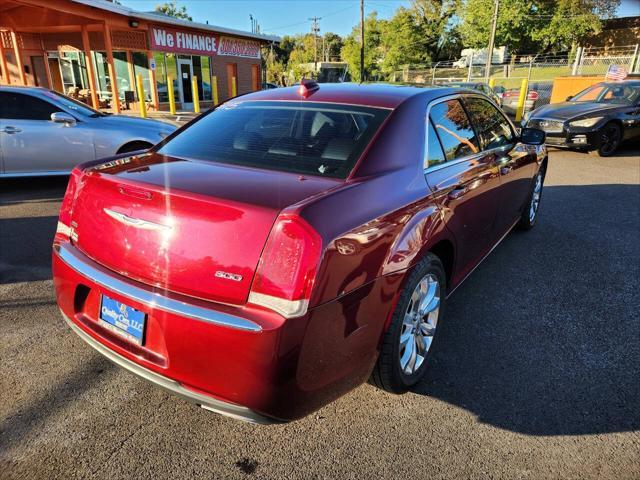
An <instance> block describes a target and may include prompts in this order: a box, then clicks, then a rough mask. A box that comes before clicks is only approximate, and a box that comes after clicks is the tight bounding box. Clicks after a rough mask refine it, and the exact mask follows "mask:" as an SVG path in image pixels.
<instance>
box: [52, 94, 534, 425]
mask: <svg viewBox="0 0 640 480" xmlns="http://www.w3.org/2000/svg"><path fill="white" fill-rule="evenodd" d="M543 142H544V132H541V131H539V130H534V129H523V130H522V132H517V131H516V130H515V129H514V127H513V125H512V124H511V122H510V121H509V120H508V119H507V118H506V117H505V116H504V115H503V113H502V112H501V111H500V110H499V109H498V108H497V107H496V106H495V105H494V104H493V103H492V102H491V101H490V100H489V99H488V98H487V97H485V96H483V95H482V94H479V93H478V92H475V91H465V90H461V89H455V88H433V89H420V88H411V87H397V86H382V85H367V86H360V85H321V86H318V85H317V84H315V83H313V82H303V84H302V85H301V86H299V87H292V88H284V89H275V90H269V91H262V92H257V93H253V94H250V95H245V96H241V97H237V98H235V99H232V100H230V101H228V102H227V103H225V104H223V105H221V106H219V107H218V108H216V109H215V110H213V111H210V112H209V113H207V114H205V115H203V116H201V117H200V118H198V119H197V120H195V121H193V122H192V123H190V124H188V125H187V126H185V127H183V128H181V129H180V130H178V131H177V132H175V133H174V134H172V135H171V136H169V137H168V138H167V139H166V140H165V141H163V142H162V143H161V144H159V145H157V146H156V147H154V148H152V149H151V150H150V151H148V152H145V153H138V154H133V155H132V154H128V155H121V156H118V157H114V158H110V159H107V160H103V161H98V162H91V163H86V164H84V165H81V166H79V167H78V168H76V169H75V170H74V171H73V174H72V176H71V179H70V181H69V186H68V188H67V192H66V195H65V198H64V201H63V204H62V209H61V212H60V220H59V223H58V229H57V233H56V236H55V240H54V245H53V272H54V282H55V289H56V293H57V300H58V304H59V306H60V309H61V311H62V314H63V316H64V318H65V319H66V321H67V322H68V324H69V326H70V327H71V328H72V329H73V330H74V331H75V332H76V333H77V334H78V335H79V336H80V337H81V338H82V339H84V340H85V341H86V342H87V343H88V344H89V345H91V346H92V347H93V348H95V349H96V350H98V351H99V352H100V353H102V354H103V355H104V356H106V357H108V358H109V359H110V360H112V361H113V362H115V363H116V364H118V365H120V366H122V367H124V368H126V369H128V370H130V371H131V372H133V373H135V374H137V375H139V376H141V377H143V378H146V379H147V380H149V381H151V382H153V383H155V384H157V385H159V386H162V387H164V388H166V389H168V390H170V391H172V392H173V393H175V394H177V395H180V396H182V397H184V398H186V399H189V400H191V401H192V402H195V403H196V404H198V405H200V406H202V407H203V408H206V409H208V410H212V411H215V412H218V413H222V414H225V415H228V416H231V417H234V418H238V419H243V420H247V421H252V422H258V423H270V422H278V421H290V420H294V419H297V418H300V417H302V416H304V415H307V414H309V413H310V412H312V411H314V410H316V409H318V408H320V407H322V406H323V405H325V404H327V403H328V402H331V401H332V400H334V399H336V398H337V397H339V396H340V395H342V394H344V393H345V392H347V391H349V390H351V389H353V388H354V387H356V386H358V385H359V384H361V383H363V382H365V381H366V380H367V379H371V380H372V382H373V383H374V384H376V385H377V386H379V387H380V388H383V389H385V390H388V391H391V392H396V393H401V392H404V391H406V390H407V389H409V388H410V387H411V386H412V385H414V384H415V383H416V382H417V381H418V380H419V379H420V378H421V377H422V376H423V375H424V373H425V369H426V368H428V364H429V360H428V358H429V357H428V352H429V348H430V346H431V344H432V341H433V340H434V338H437V337H434V334H435V333H436V331H437V330H436V327H437V325H438V323H439V322H440V321H441V320H442V317H443V314H444V306H445V299H446V297H447V296H448V295H450V294H451V292H453V290H454V289H455V288H456V287H457V286H458V285H459V284H460V283H461V282H462V281H463V280H464V278H465V277H466V276H467V275H468V274H469V273H470V272H471V271H472V270H473V269H474V267H476V266H477V265H478V263H479V262H480V261H481V260H482V259H483V258H484V257H485V256H486V255H487V254H488V253H489V252H490V251H491V250H492V248H493V247H494V246H495V245H496V244H497V243H498V242H499V241H500V240H501V239H502V238H503V237H504V236H505V235H506V234H507V233H508V232H509V231H510V230H511V229H512V227H514V226H516V225H517V226H519V227H520V228H523V229H528V228H531V227H532V226H533V225H534V223H535V221H536V216H537V211H538V205H539V202H540V198H541V191H542V183H543V180H544V174H545V169H546V162H547V158H546V151H545V149H544V146H540V145H542V144H543ZM436 341H437V340H436Z"/></svg>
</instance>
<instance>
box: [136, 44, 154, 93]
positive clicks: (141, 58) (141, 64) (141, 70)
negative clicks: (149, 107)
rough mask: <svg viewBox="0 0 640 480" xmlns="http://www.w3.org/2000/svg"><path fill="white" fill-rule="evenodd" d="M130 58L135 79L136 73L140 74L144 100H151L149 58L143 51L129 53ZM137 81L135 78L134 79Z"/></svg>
mask: <svg viewBox="0 0 640 480" xmlns="http://www.w3.org/2000/svg"><path fill="white" fill-rule="evenodd" d="M131 59H132V60H133V72H134V76H135V78H136V79H137V78H138V75H141V76H142V87H143V88H144V96H145V101H147V102H151V98H152V97H151V70H150V69H149V59H148V58H147V54H146V53H144V52H133V53H131ZM136 82H137V80H136ZM134 90H135V91H136V99H137V98H138V90H137V88H134Z"/></svg>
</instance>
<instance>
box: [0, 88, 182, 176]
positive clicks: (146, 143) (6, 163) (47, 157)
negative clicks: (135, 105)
mask: <svg viewBox="0 0 640 480" xmlns="http://www.w3.org/2000/svg"><path fill="white" fill-rule="evenodd" d="M175 129H176V127H175V126H174V125H172V124H169V123H166V122H161V121H158V120H148V119H143V118H136V117H127V116H124V115H110V114H106V113H102V112H99V111H97V110H94V109H92V108H90V107H89V106H87V105H86V104H84V103H81V102H78V101H76V100H73V99H71V98H69V97H65V96H64V95H62V94H60V93H57V92H54V91H51V90H47V89H44V88H36V87H5V86H3V87H0V177H22V176H37V175H68V174H69V173H70V172H71V170H73V167H74V166H76V165H77V164H79V163H82V162H86V161H88V160H95V159H98V158H102V157H108V156H111V155H116V154H118V153H125V152H133V151H137V150H145V149H148V148H150V147H152V146H153V145H155V144H156V143H158V142H160V141H161V140H162V139H163V138H165V137H167V136H168V135H170V134H171V133H172V132H173V131H174V130H175Z"/></svg>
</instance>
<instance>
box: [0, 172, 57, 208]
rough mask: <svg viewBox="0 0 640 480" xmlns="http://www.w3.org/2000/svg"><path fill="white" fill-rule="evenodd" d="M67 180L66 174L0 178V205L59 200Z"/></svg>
mask: <svg viewBox="0 0 640 480" xmlns="http://www.w3.org/2000/svg"><path fill="white" fill-rule="evenodd" d="M68 182H69V177H68V176H60V177H34V178H7V179H1V178H0V207H2V206H3V205H11V204H14V203H19V202H32V201H36V200H37V201H46V200H52V201H61V200H62V197H63V196H64V192H65V190H66V189H67V183H68Z"/></svg>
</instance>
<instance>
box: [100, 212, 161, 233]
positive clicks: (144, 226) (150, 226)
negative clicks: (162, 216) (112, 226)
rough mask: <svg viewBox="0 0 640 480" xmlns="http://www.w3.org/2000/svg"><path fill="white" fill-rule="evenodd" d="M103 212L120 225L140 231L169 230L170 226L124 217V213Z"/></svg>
mask: <svg viewBox="0 0 640 480" xmlns="http://www.w3.org/2000/svg"><path fill="white" fill-rule="evenodd" d="M103 211H104V213H106V214H107V215H109V216H110V217H111V218H113V219H114V220H117V221H118V222H120V223H124V224H125V225H129V226H130V227H134V228H139V229H141V230H159V231H167V230H171V225H163V224H161V223H155V222H150V221H148V220H142V219H141V218H134V217H130V216H128V215H125V214H124V213H120V212H116V211H114V210H111V209H109V208H104V209H103Z"/></svg>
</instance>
